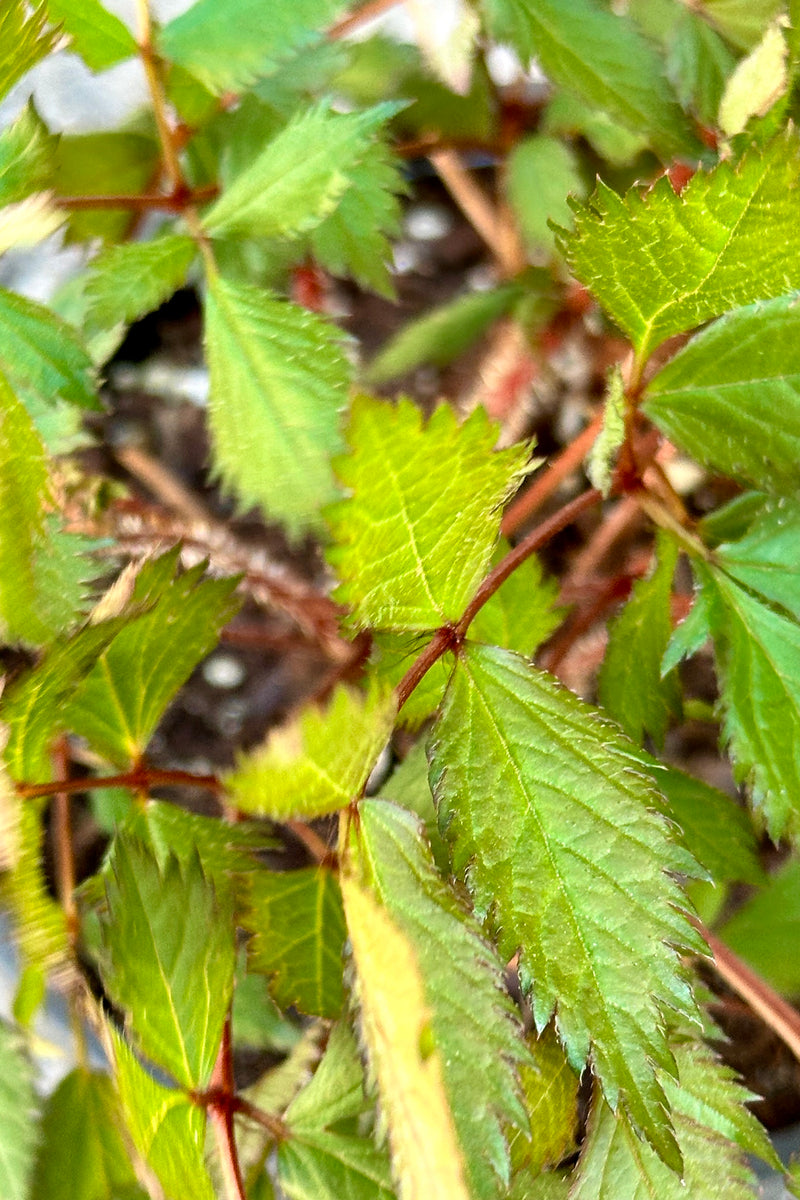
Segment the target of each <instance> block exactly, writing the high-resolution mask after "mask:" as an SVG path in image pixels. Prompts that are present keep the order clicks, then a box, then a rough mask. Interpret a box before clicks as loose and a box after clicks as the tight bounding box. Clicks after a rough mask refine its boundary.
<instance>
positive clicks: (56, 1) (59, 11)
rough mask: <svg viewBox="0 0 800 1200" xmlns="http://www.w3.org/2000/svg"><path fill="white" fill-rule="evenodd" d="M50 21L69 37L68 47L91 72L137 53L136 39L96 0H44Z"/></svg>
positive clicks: (101, 69) (106, 67)
mask: <svg viewBox="0 0 800 1200" xmlns="http://www.w3.org/2000/svg"><path fill="white" fill-rule="evenodd" d="M47 11H48V13H49V14H50V20H51V21H57V22H58V23H59V25H61V26H62V28H63V29H64V30H65V31H66V32H67V33H68V34H69V36H70V46H69V48H70V50H73V51H74V52H75V53H76V54H79V55H80V56H81V58H82V59H83V61H84V62H85V63H86V65H87V67H89V69H90V70H92V71H105V70H107V69H108V68H109V67H113V66H114V64H115V63H118V62H122V60H123V59H125V58H131V56H132V55H134V54H136V53H137V49H138V48H137V45H136V40H135V38H134V36H133V34H132V33H131V31H130V30H129V29H128V27H127V25H124V24H123V22H122V21H120V19H119V17H116V16H114V14H113V13H110V12H109V11H108V9H106V8H104V7H103V5H102V4H101V3H100V0H47Z"/></svg>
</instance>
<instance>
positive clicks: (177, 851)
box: [124, 800, 279, 879]
mask: <svg viewBox="0 0 800 1200" xmlns="http://www.w3.org/2000/svg"><path fill="white" fill-rule="evenodd" d="M124 832H125V835H126V836H128V835H131V836H133V837H135V838H138V839H139V840H140V841H142V842H144V843H145V845H146V846H147V847H148V849H149V850H151V851H152V852H153V854H154V855H155V857H156V860H157V861H158V865H159V866H160V867H161V869H162V870H164V869H165V868H166V865H167V862H168V860H169V858H170V856H174V857H175V858H177V859H178V861H179V862H183V863H188V860H189V859H190V858H193V857H194V856H195V855H197V857H198V858H199V859H200V862H201V864H202V866H203V871H204V872H205V874H206V875H207V876H209V877H211V878H212V879H213V878H215V877H217V876H220V877H224V876H229V877H233V876H236V875H248V874H249V873H250V872H251V871H254V870H256V868H257V867H258V866H259V865H260V864H259V862H258V859H257V857H256V854H257V852H258V851H260V850H269V849H275V848H276V847H277V845H278V844H279V843H278V842H277V841H276V840H275V838H273V837H270V836H269V835H268V834H267V833H265V831H264V828H263V826H262V825H256V824H253V823H251V822H249V821H237V822H236V824H235V825H231V824H229V823H227V822H224V821H220V820H218V819H217V818H216V817H202V816H200V814H199V813H192V812H187V811H186V809H183V808H178V807H177V805H175V804H168V803H166V802H165V801H163V800H148V801H147V803H146V804H137V805H135V806H134V807H133V808H131V809H130V810H129V813H128V817H127V820H126V822H125V829H124Z"/></svg>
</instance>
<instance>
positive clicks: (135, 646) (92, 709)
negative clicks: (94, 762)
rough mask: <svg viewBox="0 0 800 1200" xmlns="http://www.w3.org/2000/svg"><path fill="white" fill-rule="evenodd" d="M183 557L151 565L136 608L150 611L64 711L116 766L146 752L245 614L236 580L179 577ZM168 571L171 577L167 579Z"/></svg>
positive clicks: (198, 570) (123, 633) (194, 574)
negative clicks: (228, 628) (228, 629)
mask: <svg viewBox="0 0 800 1200" xmlns="http://www.w3.org/2000/svg"><path fill="white" fill-rule="evenodd" d="M176 559H177V552H171V553H170V554H168V555H164V556H163V558H162V559H160V560H158V561H157V562H149V563H145V565H144V566H143V567H142V569H141V572H140V573H139V576H138V578H137V581H136V586H135V588H134V593H133V598H132V603H133V604H134V605H136V604H141V605H146V606H147V609H148V611H147V612H146V613H144V614H143V615H142V616H140V617H139V618H138V619H137V620H134V621H132V622H131V623H130V624H128V625H127V626H126V627H125V628H124V629H122V630H120V632H119V633H118V634H117V636H116V637H115V638H114V641H113V642H112V643H111V645H110V646H109V647H108V649H107V650H106V651H105V652H104V653H103V654H102V655H101V656H100V658H99V659H98V661H97V663H96V664H95V666H94V668H93V669H92V671H90V673H89V674H88V675H87V676H86V678H85V679H83V680H82V681H81V683H80V684H79V686H78V687H77V689H76V690H75V693H74V695H73V696H72V698H71V699H70V701H69V702H68V704H67V705H66V712H65V717H64V719H65V721H66V723H67V724H68V725H69V726H70V728H71V729H73V730H74V731H75V732H76V733H80V734H82V735H83V736H84V737H85V738H86V739H87V741H88V742H89V743H90V744H91V745H92V747H93V748H94V749H95V750H97V751H98V752H99V753H100V754H102V755H103V756H104V757H105V758H107V759H108V760H109V761H110V762H112V763H117V764H119V765H120V766H130V765H131V764H132V763H134V762H136V761H137V760H138V759H139V757H140V756H141V754H142V753H143V752H144V750H145V748H146V746H147V743H148V742H149V741H150V738H151V737H152V735H153V732H154V731H155V728H156V726H157V725H158V722H159V721H160V720H161V717H162V716H163V714H164V711H165V709H166V707H167V705H168V704H169V703H170V701H171V700H172V699H173V697H174V696H175V694H176V692H177V691H178V689H179V688H181V687H182V686H183V684H184V683H185V682H186V680H187V679H188V678H189V676H190V675H191V673H192V671H193V670H194V668H195V667H196V666H197V664H198V663H199V662H200V661H201V660H202V659H203V658H204V657H205V656H206V655H207V654H208V653H209V651H210V650H212V649H213V647H214V646H215V645H216V643H217V640H218V638H219V632H220V630H221V629H222V627H223V626H224V625H226V624H227V622H228V621H229V620H230V619H231V617H233V616H234V614H235V613H236V612H237V610H238V608H239V603H240V601H239V599H238V597H236V596H234V595H233V591H234V589H235V587H236V585H237V583H238V579H236V578H227V579H205V580H204V579H202V575H203V571H204V566H205V564H203V563H200V564H199V565H198V566H197V567H192V568H191V570H189V571H186V572H185V573H184V574H183V575H179V576H178V577H177V578H174V577H173V571H174V566H175V563H176ZM164 566H166V568H167V571H168V574H167V577H166V578H159V574H161V575H163V568H164Z"/></svg>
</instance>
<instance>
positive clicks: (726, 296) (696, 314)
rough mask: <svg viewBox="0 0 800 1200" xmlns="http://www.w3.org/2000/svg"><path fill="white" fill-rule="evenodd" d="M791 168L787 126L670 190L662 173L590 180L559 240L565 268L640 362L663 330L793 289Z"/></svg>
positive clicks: (793, 156) (799, 235)
mask: <svg viewBox="0 0 800 1200" xmlns="http://www.w3.org/2000/svg"><path fill="white" fill-rule="evenodd" d="M799 167H800V145H799V144H798V135H797V134H796V133H795V132H794V130H791V129H790V130H788V131H787V132H785V133H784V134H781V135H780V136H779V137H776V138H775V139H774V141H772V142H771V143H770V144H769V145H768V146H767V147H766V148H765V149H764V150H758V149H754V150H751V151H750V152H748V153H747V154H746V155H745V156H744V157H743V158H742V159H741V161H740V162H738V163H736V164H732V163H730V162H721V163H719V164H718V165H717V166H716V167H714V168H713V170H711V171H708V172H705V171H698V173H697V174H696V175H694V176H693V177H692V179H691V180H690V181H689V183H688V184H687V185H686V187H685V188H684V189H683V191H682V192H681V194H680V195H676V193H675V191H674V190H673V188H672V185H671V183H670V182H669V180H668V179H667V178H666V176H665V177H663V178H661V179H659V180H658V182H657V183H656V184H655V185H654V186H653V187H652V188H651V189H650V190H649V191H647V192H643V191H642V190H641V189H638V188H633V189H631V190H630V191H629V192H627V193H626V195H625V196H624V197H620V196H618V195H617V193H616V192H613V191H612V190H611V189H610V188H609V187H607V186H606V185H605V184H604V183H602V182H599V183H598V185H597V190H596V191H595V193H594V195H593V196H592V197H591V198H590V200H589V201H588V203H587V204H586V206H579V205H575V214H576V215H575V233H574V234H571V235H570V234H565V235H564V237H563V241H562V248H563V251H564V254H565V256H566V259H567V262H568V264H569V267H570V269H571V270H572V272H573V274H575V275H576V276H577V277H578V279H580V280H581V282H582V283H585V284H586V286H587V287H589V288H590V289H591V291H592V292H593V293H594V294H595V296H597V298H598V300H599V301H600V303H601V304H602V305H603V307H604V308H605V309H606V311H607V312H608V313H609V314H610V315H611V316H612V317H613V318H614V320H615V321H616V322H617V324H618V325H619V326H620V327H621V328H622V329H624V330H625V332H626V333H627V334H628V335H629V336H630V337H631V339H632V340H633V342H634V345H635V346H636V349H637V351H638V353H639V357H640V359H644V358H646V357H647V356H648V355H649V354H650V352H651V351H652V350H653V349H655V347H656V346H658V345H659V343H661V342H662V341H664V339H665V338H668V337H670V335H672V334H675V333H681V332H683V331H684V330H686V329H694V328H695V327H696V326H697V325H701V324H702V323H703V322H704V321H708V320H709V319H710V318H711V317H716V316H719V315H720V314H721V313H724V312H727V311H728V309H731V308H735V307H736V306H738V305H744V304H749V303H750V302H752V301H754V300H760V299H767V298H770V297H772V296H779V295H783V294H784V293H786V292H789V291H791V290H792V289H793V288H797V287H798V286H800V188H798V168H799ZM766 214H768V217H767V215H766ZM765 220H768V222H769V228H770V236H769V238H766V239H765V238H764V222H765Z"/></svg>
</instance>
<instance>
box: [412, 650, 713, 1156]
mask: <svg viewBox="0 0 800 1200" xmlns="http://www.w3.org/2000/svg"><path fill="white" fill-rule="evenodd" d="M629 745H630V744H629V743H627V742H626V741H625V740H624V739H623V738H622V737H621V736H619V735H617V734H616V733H615V732H614V727H613V726H612V725H610V724H609V723H607V722H606V721H604V720H603V719H602V717H601V715H600V714H599V713H598V712H597V711H596V710H594V709H592V708H590V707H589V706H588V705H585V704H583V703H582V702H581V701H580V700H578V699H577V698H576V697H575V696H573V695H571V694H570V693H569V692H566V691H565V690H564V689H562V688H560V687H559V686H558V685H557V684H556V683H555V681H553V680H552V679H551V678H550V677H548V676H547V675H546V674H544V673H542V672H539V671H535V670H533V669H532V668H531V667H530V666H529V665H528V664H527V663H526V662H525V661H524V660H523V659H521V658H518V657H517V656H516V655H513V654H510V653H509V652H508V651H504V650H499V649H496V648H493V647H485V646H469V647H468V648H467V649H466V651H465V652H462V653H461V654H460V655H459V659H458V662H457V664H456V667H455V671H454V673H453V677H452V680H451V683H450V686H449V688H448V691H447V694H446V695H445V700H444V704H443V708H442V712H441V715H440V717H439V719H438V721H437V724H436V726H435V727H434V732H433V735H432V744H431V749H430V754H431V772H432V782H433V785H434V795H435V796H436V798H437V801H438V805H439V820H440V824H442V825H443V827H444V828H446V829H447V830H448V834H449V837H450V838H451V841H452V843H453V850H454V867H455V869H456V870H457V871H458V872H459V873H462V874H463V873H464V872H466V878H467V883H468V886H469V887H470V890H471V891H472V893H473V896H474V897H475V901H476V906H477V909H478V912H479V915H481V916H484V917H489V918H490V920H491V923H492V925H493V926H494V927H495V928H496V929H497V930H498V935H499V948H500V953H501V955H502V956H504V957H505V958H510V957H511V956H512V955H513V954H514V953H516V952H517V951H518V950H520V952H521V953H520V970H521V978H522V980H523V983H524V985H525V986H530V984H531V983H533V1012H534V1018H535V1021H536V1025H537V1027H538V1028H539V1029H542V1028H544V1026H545V1025H546V1024H547V1023H548V1022H549V1021H550V1019H551V1017H552V1016H553V1015H554V1014H555V1016H556V1027H557V1029H558V1033H559V1036H560V1037H561V1039H562V1041H563V1042H564V1045H565V1046H566V1048H567V1052H568V1055H569V1059H570V1062H571V1063H572V1065H573V1066H574V1067H575V1068H576V1069H577V1070H580V1069H582V1067H583V1065H584V1062H585V1059H586V1056H587V1055H588V1054H589V1052H590V1051H591V1053H592V1057H593V1065H594V1070H595V1072H596V1073H597V1075H598V1077H599V1079H600V1082H601V1083H602V1086H603V1091H604V1093H605V1095H606V1097H607V1099H608V1101H609V1103H610V1104H611V1105H612V1107H613V1108H614V1109H617V1107H618V1106H619V1105H622V1106H623V1107H624V1108H625V1109H627V1111H628V1112H629V1113H630V1115H631V1117H632V1119H633V1120H634V1122H635V1123H636V1125H637V1127H638V1128H639V1129H640V1130H641V1131H642V1133H643V1134H644V1135H645V1136H646V1137H647V1138H648V1140H649V1141H650V1142H651V1143H652V1144H653V1146H654V1147H655V1148H656V1149H657V1151H658V1153H659V1154H660V1155H661V1157H662V1158H664V1159H665V1161H667V1162H669V1163H670V1164H671V1165H674V1166H676V1167H679V1166H680V1157H679V1153H678V1150H677V1146H676V1144H675V1141H674V1137H673V1134H672V1131H671V1129H670V1127H669V1123H668V1120H667V1118H666V1116H665V1112H664V1107H663V1105H664V1094H663V1089H662V1086H661V1084H660V1083H659V1081H658V1078H657V1075H656V1068H657V1067H661V1068H662V1069H664V1070H667V1071H669V1070H670V1069H671V1067H672V1065H673V1064H672V1057H671V1054H670V1051H669V1047H668V1045H667V1042H666V1037H665V1034H664V1016H663V1013H664V1009H665V1008H666V1007H667V1006H671V1007H673V1008H676V1009H677V1010H678V1011H681V1012H684V1013H687V1014H691V1013H693V1012H694V1002H693V999H692V996H691V993H690V990H689V988H688V985H687V983H686V979H685V976H684V975H683V973H682V969H681V965H680V961H679V958H678V956H677V953H676V948H678V947H681V946H693V947H696V948H700V947H702V943H701V942H700V941H699V939H698V937H697V935H696V934H695V933H694V931H693V930H692V929H691V927H690V925H689V923H688V921H687V919H686V917H685V915H684V913H683V911H682V910H681V905H682V902H683V897H682V894H681V892H680V890H679V888H678V887H677V885H676V884H675V883H674V882H673V881H672V880H671V879H670V878H669V875H668V874H667V872H669V871H671V870H677V869H679V865H678V864H679V861H680V859H681V854H680V852H679V851H678V849H677V848H676V847H675V846H674V845H671V844H670V841H669V836H668V829H667V826H666V825H665V823H664V822H663V821H662V819H661V817H659V816H658V815H657V814H656V813H655V812H654V811H653V792H652V790H651V784H650V783H648V782H647V781H646V779H645V778H644V776H643V774H642V773H641V771H637V770H636V764H635V761H634V760H632V757H631V754H630V753H629V749H628V747H629ZM520 845H524V846H525V854H524V856H523V855H520V853H519V849H518V847H519V846H520ZM634 964H635V969H634Z"/></svg>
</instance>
